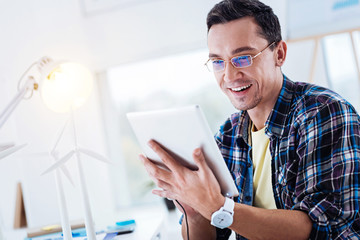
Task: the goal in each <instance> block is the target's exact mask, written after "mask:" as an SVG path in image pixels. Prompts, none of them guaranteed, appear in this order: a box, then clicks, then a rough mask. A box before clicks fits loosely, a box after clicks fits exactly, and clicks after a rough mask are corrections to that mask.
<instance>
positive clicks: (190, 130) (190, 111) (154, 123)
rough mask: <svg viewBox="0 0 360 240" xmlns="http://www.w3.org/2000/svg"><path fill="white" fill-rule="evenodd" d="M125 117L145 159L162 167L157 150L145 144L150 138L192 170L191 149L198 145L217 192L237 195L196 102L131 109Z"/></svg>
mask: <svg viewBox="0 0 360 240" xmlns="http://www.w3.org/2000/svg"><path fill="white" fill-rule="evenodd" d="M127 117H128V120H129V122H130V124H131V126H132V128H133V130H134V132H135V135H136V137H137V139H138V141H139V143H140V146H141V148H142V149H143V151H144V153H145V155H146V156H147V157H148V158H149V159H151V160H152V161H154V162H156V163H157V164H159V165H161V166H163V167H165V166H164V164H162V161H161V159H160V158H159V157H158V156H157V154H156V153H155V152H154V151H153V150H152V149H151V148H150V147H149V146H148V145H147V142H148V141H149V140H151V139H154V140H155V141H157V142H158V143H159V144H160V145H161V146H162V147H163V148H165V149H166V150H167V151H168V152H169V153H170V154H171V155H172V157H174V158H175V159H176V160H177V161H178V162H180V163H181V164H183V165H184V166H186V167H188V168H190V169H193V170H196V169H197V167H196V165H195V163H194V161H193V158H192V153H193V151H194V149H195V148H198V147H200V148H201V149H202V150H203V152H204V155H205V158H206V161H207V164H208V165H209V167H210V169H211V170H212V171H213V173H214V175H215V177H216V179H217V180H218V182H219V184H220V187H221V193H222V194H223V195H224V196H228V197H234V196H237V195H238V190H237V188H236V186H235V183H234V180H233V178H232V177H231V174H230V172H229V170H228V168H227V166H226V164H225V161H224V159H223V157H222V155H221V153H220V150H219V148H218V146H217V144H216V142H215V139H214V136H213V134H212V133H211V130H210V128H209V125H208V123H207V121H206V119H205V117H204V114H203V113H202V111H201V109H200V107H199V106H198V105H195V106H189V107H182V108H176V109H166V110H157V111H147V112H133V113H128V114H127ZM165 168H166V167H165Z"/></svg>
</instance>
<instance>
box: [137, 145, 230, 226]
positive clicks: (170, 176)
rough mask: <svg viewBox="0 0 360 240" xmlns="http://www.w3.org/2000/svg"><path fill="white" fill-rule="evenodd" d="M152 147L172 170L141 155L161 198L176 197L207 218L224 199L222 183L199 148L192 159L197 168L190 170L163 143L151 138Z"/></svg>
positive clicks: (155, 192) (156, 191)
mask: <svg viewBox="0 0 360 240" xmlns="http://www.w3.org/2000/svg"><path fill="white" fill-rule="evenodd" d="M149 146H150V147H151V148H152V149H153V150H154V151H155V152H156V154H157V155H158V156H159V157H160V158H161V160H162V161H163V163H164V164H165V165H166V166H167V167H168V168H169V169H170V172H169V171H167V170H165V169H162V168H160V167H158V166H157V165H156V164H154V163H153V162H151V161H150V160H149V159H148V158H146V157H145V156H144V155H140V159H141V160H142V162H143V164H144V166H145V168H146V170H147V172H148V173H149V175H150V177H151V178H152V179H153V180H154V182H155V183H156V185H157V186H158V187H160V188H162V190H153V193H154V194H156V195H158V196H160V197H167V198H171V199H176V200H178V201H179V202H181V203H184V204H185V205H187V206H189V207H191V208H192V209H193V210H194V211H195V212H198V213H200V214H201V215H202V216H204V217H205V218H206V219H208V220H209V219H210V218H211V214H212V213H213V212H215V211H216V210H217V209H219V208H220V207H221V206H222V205H223V204H224V202H225V198H224V197H223V196H222V195H221V190H220V185H219V183H218V181H217V180H216V178H215V176H214V174H213V173H212V171H211V169H210V168H209V166H208V165H207V163H206V161H205V158H204V155H203V153H202V151H201V149H200V148H197V149H195V150H194V153H193V159H194V162H195V164H196V165H197V167H198V170H196V171H193V170H190V169H188V168H186V167H184V166H182V165H180V164H179V163H178V162H176V161H175V159H173V158H172V157H171V156H170V154H169V153H167V152H166V151H165V150H164V149H163V148H161V146H160V145H159V144H158V143H156V142H155V141H153V140H151V141H150V142H149Z"/></svg>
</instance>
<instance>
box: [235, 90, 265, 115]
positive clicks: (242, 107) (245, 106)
mask: <svg viewBox="0 0 360 240" xmlns="http://www.w3.org/2000/svg"><path fill="white" fill-rule="evenodd" d="M261 100H262V96H260V95H258V94H257V95H255V97H254V99H253V100H252V101H251V102H248V103H247V102H246V99H245V98H242V99H240V101H239V100H235V99H230V101H231V103H232V105H233V106H234V107H235V108H236V109H237V110H239V111H247V110H251V109H253V108H255V107H256V106H257V105H258V104H259V103H260V102H261Z"/></svg>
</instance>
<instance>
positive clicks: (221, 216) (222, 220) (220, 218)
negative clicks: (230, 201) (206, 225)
mask: <svg viewBox="0 0 360 240" xmlns="http://www.w3.org/2000/svg"><path fill="white" fill-rule="evenodd" d="M232 221H233V217H232V216H231V215H230V214H229V213H227V212H221V213H217V214H216V215H215V216H214V218H213V219H212V222H213V223H214V225H216V226H217V227H228V226H230V225H231V224H232Z"/></svg>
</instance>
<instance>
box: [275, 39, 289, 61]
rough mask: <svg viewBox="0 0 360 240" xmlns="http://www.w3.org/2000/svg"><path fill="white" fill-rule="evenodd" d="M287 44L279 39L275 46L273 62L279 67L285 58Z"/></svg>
mask: <svg viewBox="0 0 360 240" xmlns="http://www.w3.org/2000/svg"><path fill="white" fill-rule="evenodd" d="M286 52H287V45H286V43H285V42H284V41H282V40H281V41H280V42H279V44H278V45H277V47H276V48H275V63H276V66H277V67H281V66H282V65H283V64H284V62H285V59H286Z"/></svg>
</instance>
